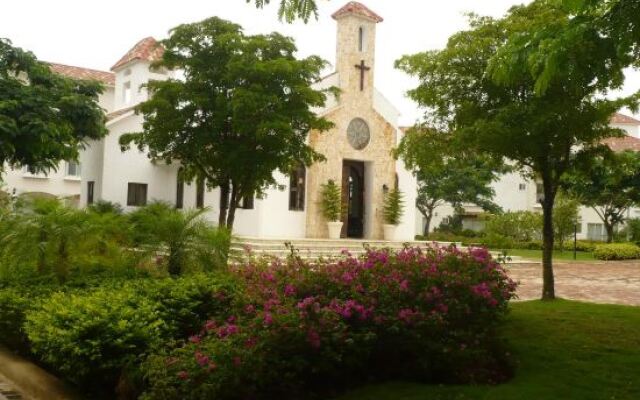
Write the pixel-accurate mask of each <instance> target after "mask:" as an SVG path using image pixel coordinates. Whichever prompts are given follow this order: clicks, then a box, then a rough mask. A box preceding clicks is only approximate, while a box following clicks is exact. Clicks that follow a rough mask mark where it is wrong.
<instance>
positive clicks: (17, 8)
mask: <svg viewBox="0 0 640 400" xmlns="http://www.w3.org/2000/svg"><path fill="white" fill-rule="evenodd" d="M523 1H524V2H528V1H527V0H521V1H516V0H437V1H428V0H363V1H362V3H364V4H366V5H367V6H368V7H369V8H371V9H372V10H373V11H375V12H376V13H378V14H379V15H380V16H382V17H383V18H384V19H385V20H384V22H382V23H381V24H379V25H378V31H377V35H378V36H377V47H376V71H375V73H376V76H375V79H376V86H377V87H378V89H380V90H381V91H382V93H383V94H384V95H385V96H386V97H387V98H388V99H389V100H390V101H391V102H392V103H393V104H395V106H396V107H398V108H399V109H400V111H401V112H402V115H403V116H402V119H401V122H402V123H403V124H411V123H413V122H414V121H415V120H416V118H419V116H420V112H419V110H418V109H417V108H416V106H415V104H414V103H413V102H412V101H411V100H409V99H407V98H406V97H405V92H406V91H407V90H408V89H410V88H412V87H413V86H415V82H414V81H413V80H412V79H410V78H409V77H407V76H406V75H405V74H404V73H402V72H400V71H397V70H395V69H394V68H393V63H394V61H395V60H396V59H398V58H399V57H401V56H402V55H404V54H412V53H416V52H419V51H424V50H430V49H439V48H442V47H444V45H445V44H446V41H447V38H448V37H449V36H450V35H451V34H453V33H455V32H456V31H458V30H461V29H464V28H465V27H466V18H465V17H464V15H463V14H464V13H465V12H469V11H473V12H476V13H478V14H483V15H492V16H501V15H503V14H504V13H505V12H506V11H507V10H508V9H509V7H511V6H512V5H515V4H520V3H522V2H523ZM252 2H253V0H252ZM271 2H272V3H273V4H272V5H270V6H269V7H268V8H266V9H264V10H256V9H255V7H254V6H253V5H252V4H247V3H246V1H245V0H180V1H161V0H156V1H152V0H109V1H100V2H98V1H95V0H94V1H88V0H48V1H46V0H20V1H11V2H5V3H4V4H3V5H2V12H0V37H6V38H9V39H11V41H12V42H13V43H14V45H16V46H19V47H23V48H25V49H29V50H31V51H33V52H34V53H35V54H36V56H37V57H38V58H39V59H41V60H46V61H53V62H59V63H63V64H69V65H76V66H82V67H88V68H95V69H102V70H109V68H110V67H111V66H112V65H113V64H114V63H115V62H116V61H117V60H118V59H119V58H120V57H121V56H122V55H123V54H124V53H125V52H126V51H127V50H129V48H130V47H131V46H133V45H134V44H135V43H136V42H137V41H138V40H140V39H142V38H144V37H146V36H154V37H155V38H157V39H162V38H165V37H166V36H167V32H168V30H169V29H171V28H172V27H174V26H176V25H178V24H181V23H188V22H196V21H200V20H202V19H205V18H207V17H211V16H218V17H221V18H224V19H228V20H231V21H233V22H236V23H239V24H240V25H242V26H243V27H244V28H245V31H246V32H247V33H266V32H271V31H279V32H281V33H284V34H286V35H288V36H292V37H293V38H294V39H295V41H296V44H297V45H298V49H299V52H300V54H299V55H300V56H301V57H303V56H307V55H311V54H316V55H319V56H321V57H323V58H324V59H326V60H328V61H329V62H332V63H333V62H334V61H335V37H336V27H335V21H334V20H333V19H332V18H331V14H332V13H333V12H334V11H336V10H337V9H338V8H340V7H342V6H343V5H344V4H346V3H347V0H318V2H319V6H320V17H319V19H318V21H315V20H311V21H310V22H309V23H308V24H304V23H302V22H298V23H295V24H291V25H289V24H286V23H283V22H280V21H278V19H277V16H276V12H277V4H278V3H279V0H271ZM637 90H640V74H638V73H633V74H631V75H630V77H629V79H628V82H627V86H626V88H625V92H627V93H630V92H632V91H637Z"/></svg>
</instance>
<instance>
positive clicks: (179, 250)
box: [129, 202, 231, 276]
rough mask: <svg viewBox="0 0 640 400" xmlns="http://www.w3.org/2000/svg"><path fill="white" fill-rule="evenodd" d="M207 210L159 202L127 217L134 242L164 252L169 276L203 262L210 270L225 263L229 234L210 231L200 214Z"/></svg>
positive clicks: (229, 240) (222, 230)
mask: <svg viewBox="0 0 640 400" xmlns="http://www.w3.org/2000/svg"><path fill="white" fill-rule="evenodd" d="M207 211H208V209H206V208H204V209H200V210H189V211H181V210H176V209H174V208H173V207H172V206H171V205H169V204H167V203H162V202H155V203H151V204H149V205H147V206H145V207H141V208H139V209H137V210H136V211H134V212H133V213H131V214H130V215H129V219H130V221H131V225H132V230H133V231H134V232H135V234H136V239H137V243H140V244H141V245H143V246H146V247H147V248H149V249H153V250H154V251H155V252H157V253H159V254H163V253H165V252H166V264H167V270H168V272H169V274H170V275H172V276H177V275H180V274H181V273H182V272H183V271H184V270H185V268H187V267H188V266H189V265H193V264H197V263H198V261H204V262H205V263H206V264H205V265H204V268H205V269H207V270H211V269H213V268H216V267H217V268H221V267H223V266H224V265H225V264H226V261H227V254H228V251H229V247H230V242H231V235H229V234H228V232H227V231H226V229H224V228H221V229H217V228H214V227H213V226H212V225H211V224H210V223H209V222H207V221H206V220H205V219H204V218H203V215H204V214H205V213H206V212H207Z"/></svg>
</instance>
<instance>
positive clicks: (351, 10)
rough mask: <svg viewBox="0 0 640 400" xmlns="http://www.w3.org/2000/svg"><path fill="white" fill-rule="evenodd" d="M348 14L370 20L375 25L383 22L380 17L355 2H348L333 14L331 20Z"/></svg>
mask: <svg viewBox="0 0 640 400" xmlns="http://www.w3.org/2000/svg"><path fill="white" fill-rule="evenodd" d="M349 14H353V15H358V16H360V17H364V18H367V19H370V20H372V21H373V22H376V23H377V22H382V21H384V19H382V17H381V16H379V15H378V14H376V13H374V12H373V11H371V10H370V9H369V8H368V7H367V6H365V5H364V4H362V3H358V2H357V1H350V2H348V3H347V4H346V5H345V6H344V7H342V8H341V9H339V10H338V11H336V12H335V13H333V15H332V16H331V17H333V19H338V18H340V17H342V16H344V15H349Z"/></svg>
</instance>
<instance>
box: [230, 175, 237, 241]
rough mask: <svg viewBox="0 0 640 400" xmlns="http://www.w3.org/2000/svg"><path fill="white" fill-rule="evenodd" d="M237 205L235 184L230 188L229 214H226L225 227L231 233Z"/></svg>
mask: <svg viewBox="0 0 640 400" xmlns="http://www.w3.org/2000/svg"><path fill="white" fill-rule="evenodd" d="M237 205H238V190H237V189H236V187H235V185H234V186H233V189H232V190H231V202H230V203H229V215H227V229H228V230H229V232H232V233H233V223H234V221H235V219H236V208H237Z"/></svg>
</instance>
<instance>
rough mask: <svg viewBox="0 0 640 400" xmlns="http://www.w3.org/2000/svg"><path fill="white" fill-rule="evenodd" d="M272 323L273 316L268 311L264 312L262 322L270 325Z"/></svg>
mask: <svg viewBox="0 0 640 400" xmlns="http://www.w3.org/2000/svg"><path fill="white" fill-rule="evenodd" d="M272 323H273V317H272V316H271V313H269V312H267V313H264V324H265V325H271V324H272Z"/></svg>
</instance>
